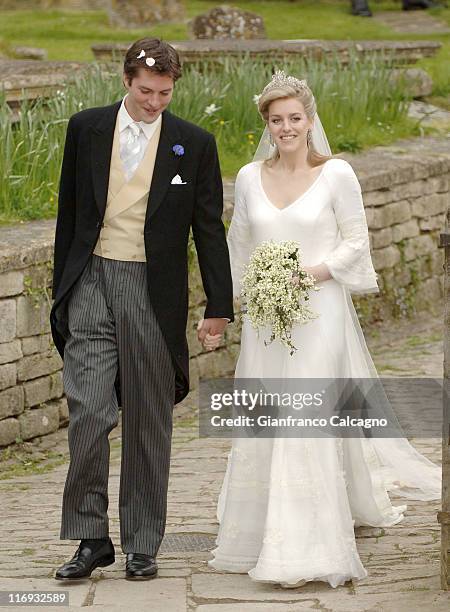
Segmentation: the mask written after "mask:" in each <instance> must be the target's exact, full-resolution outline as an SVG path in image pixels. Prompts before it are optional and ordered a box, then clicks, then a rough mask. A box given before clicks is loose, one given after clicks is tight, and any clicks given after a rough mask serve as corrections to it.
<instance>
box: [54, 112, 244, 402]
mask: <svg viewBox="0 0 450 612" xmlns="http://www.w3.org/2000/svg"><path fill="white" fill-rule="evenodd" d="M120 104H121V102H117V103H115V104H113V105H111V106H106V107H103V108H91V109H87V110H84V111H81V112H80V113H77V114H75V115H73V116H72V117H71V118H70V120H69V124H68V127H67V135H66V143H65V148H64V158H63V163H62V170H61V181H60V188H59V200H58V217H57V224H56V235H55V251H54V274H53V298H54V300H55V301H54V303H53V307H52V310H51V314H50V322H51V329H52V335H53V339H54V342H55V345H56V347H57V349H58V351H59V353H60V355H61V356H62V357H63V358H64V345H65V340H66V338H67V301H68V298H69V297H70V294H71V291H72V289H73V287H74V284H75V283H76V281H77V279H78V278H79V277H80V275H81V273H82V271H83V269H84V267H85V266H86V264H87V262H88V260H89V257H90V256H91V254H92V252H93V250H94V248H95V245H96V242H97V239H98V236H99V233H100V229H101V225H102V222H103V217H104V214H105V209H106V199H107V193H108V182H109V169H110V161H111V152H112V144H113V138H114V129H115V124H116V118H117V113H118V111H119V108H120ZM176 144H178V145H182V146H183V148H184V154H183V155H176V154H175V152H174V151H173V147H174V145H176ZM176 174H179V175H180V176H181V178H182V180H183V181H185V182H186V183H187V184H186V185H172V184H171V180H172V178H173V177H174V176H175V175H176ZM222 210H223V193H222V179H221V175H220V167H219V161H218V155H217V148H216V143H215V140H214V137H213V136H212V135H211V134H209V133H208V132H206V131H205V130H203V129H201V128H199V127H198V126H196V125H193V124H192V123H189V122H187V121H184V120H183V119H180V118H179V117H176V116H175V115H173V114H171V113H170V112H168V111H167V110H166V111H164V112H163V114H162V125H161V136H160V141H159V146H158V150H157V155H156V161H155V167H154V172H153V178H152V182H151V187H150V193H149V198H148V204H147V212H146V217H145V227H144V239H145V251H146V257H147V264H146V265H147V284H148V292H149V297H150V302H151V304H152V306H153V309H154V311H155V315H156V318H157V320H158V323H159V325H160V327H161V331H162V333H163V335H164V338H165V340H166V342H167V346H168V348H169V350H170V353H171V355H172V359H173V363H174V365H175V369H176V373H177V377H176V393H175V403H176V402H179V401H181V400H182V399H183V398H184V397H185V396H186V394H187V393H188V390H189V353H188V346H187V340H186V323H187V314H188V253H187V246H188V237H189V230H190V228H191V227H192V233H193V237H194V241H195V246H196V250H197V255H198V261H199V266H200V272H201V276H202V281H203V287H204V290H205V294H206V309H205V314H204V316H205V318H209V317H228V318H229V319H230V320H231V321H232V320H233V298H232V283H231V272H230V264H229V257H228V249H227V244H226V239H225V230H224V227H223V223H222V220H221V217H222ZM130 350H133V347H130ZM119 367H120V364H119ZM116 388H117V391H118V393H120V389H119V386H118V378H117V381H116ZM119 399H120V396H119Z"/></svg>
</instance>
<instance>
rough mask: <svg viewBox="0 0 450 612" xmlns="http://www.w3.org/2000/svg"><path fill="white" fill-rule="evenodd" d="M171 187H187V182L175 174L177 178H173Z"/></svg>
mask: <svg viewBox="0 0 450 612" xmlns="http://www.w3.org/2000/svg"><path fill="white" fill-rule="evenodd" d="M170 184H171V185H186V184H187V182H186V181H183V180H182V179H181V176H180V175H179V174H175V176H174V177H173V179H172V180H171V181H170Z"/></svg>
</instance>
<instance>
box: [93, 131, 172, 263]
mask: <svg viewBox="0 0 450 612" xmlns="http://www.w3.org/2000/svg"><path fill="white" fill-rule="evenodd" d="M160 133H161V123H160V124H159V126H158V128H156V130H155V133H154V134H153V136H152V137H151V139H150V142H149V143H148V145H147V149H146V151H145V155H144V157H143V158H142V161H141V163H140V164H139V166H138V168H137V170H136V172H135V173H134V174H133V176H132V178H131V179H130V180H129V181H128V182H127V181H126V178H125V173H124V170H123V164H122V160H121V159H120V150H119V147H120V139H119V121H118V120H117V121H116V128H115V132H114V140H113V148H112V155H111V165H110V171H109V184H108V198H107V201H106V210H105V216H104V219H103V225H102V229H101V231H100V235H99V237H98V240H97V244H96V245H95V249H94V253H95V255H99V256H100V257H106V258H108V259H120V260H121V261H146V255H145V244H144V224H145V214H146V211H147V201H148V194H149V191H150V185H151V182H152V177H153V169H154V167H155V159H156V151H157V149H158V144H159V136H160Z"/></svg>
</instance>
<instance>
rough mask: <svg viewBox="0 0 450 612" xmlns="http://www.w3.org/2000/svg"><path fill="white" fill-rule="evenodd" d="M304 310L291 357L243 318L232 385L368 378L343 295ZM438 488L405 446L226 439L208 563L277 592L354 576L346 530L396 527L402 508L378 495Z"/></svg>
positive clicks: (357, 566) (318, 296)
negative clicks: (307, 318)
mask: <svg viewBox="0 0 450 612" xmlns="http://www.w3.org/2000/svg"><path fill="white" fill-rule="evenodd" d="M311 307H312V308H313V310H314V311H315V312H316V313H317V314H319V317H318V318H317V319H315V320H314V321H311V322H309V323H308V324H306V325H302V326H301V325H297V326H296V327H295V328H294V330H293V334H292V338H293V342H294V345H295V346H296V347H298V351H297V352H295V353H294V355H292V356H291V355H289V351H288V350H287V349H285V348H284V347H283V346H282V345H281V344H280V343H278V342H273V343H272V344H270V345H269V346H265V345H264V340H267V339H268V338H269V331H268V330H265V331H264V333H260V334H259V335H258V334H257V332H256V331H255V330H254V329H253V328H252V326H251V324H250V322H249V321H248V320H247V319H246V317H244V322H243V329H242V339H241V352H240V355H239V359H238V363H237V367H236V373H235V376H236V378H351V377H354V378H367V377H373V376H376V371H375V368H374V366H373V363H372V360H371V358H370V355H369V353H368V350H367V347H366V344H365V341H364V337H363V335H362V331H361V328H360V326H359V322H358V319H357V316H356V313H355V311H354V308H353V304H352V302H351V299H350V296H349V295H348V293H347V292H346V290H345V289H343V288H342V286H341V285H339V284H338V283H337V282H335V281H333V280H331V281H328V282H326V283H323V288H322V290H321V291H320V292H317V293H314V294H313V295H312V299H311ZM440 482H441V474H440V468H439V467H438V466H436V465H434V464H433V463H432V462H431V461H429V460H428V459H426V458H425V457H423V456H422V455H420V454H419V453H418V452H417V451H416V450H415V449H414V448H413V447H412V446H411V445H410V444H409V442H408V441H407V440H405V439H400V440H399V439H364V438H344V439H338V438H332V439H330V438H274V439H270V438H264V439H261V438H259V439H257V438H235V439H233V444H232V450H231V452H230V454H229V457H228V465H227V470H226V473H225V478H224V481H223V484H222V489H221V493H220V496H219V500H218V507H217V517H218V520H219V522H220V527H219V533H218V537H217V542H216V544H217V547H216V548H215V549H214V550H213V555H214V559H213V560H212V561H210V562H209V564H210V565H211V566H212V567H214V568H216V569H218V570H225V571H230V572H239V573H243V572H248V574H249V575H250V577H251V578H252V579H254V580H258V581H264V582H275V583H282V584H284V585H285V586H293V585H295V584H297V583H302V582H303V581H310V580H322V581H326V582H328V583H329V584H330V585H331V586H333V587H336V586H338V585H341V584H344V583H345V582H346V581H348V580H352V579H361V578H364V577H365V576H366V575H367V572H366V570H365V569H364V567H363V565H362V563H361V560H360V558H359V555H358V551H357V548H356V542H355V535H354V527H355V526H356V527H357V526H360V525H371V526H379V527H386V526H391V525H394V524H396V523H398V522H399V521H401V520H402V518H403V513H404V512H405V510H406V506H405V505H401V506H397V507H395V506H393V505H392V504H391V501H390V499H389V495H388V490H390V489H393V488H395V489H396V493H397V494H400V495H403V496H405V497H409V498H412V499H436V498H439V496H440Z"/></svg>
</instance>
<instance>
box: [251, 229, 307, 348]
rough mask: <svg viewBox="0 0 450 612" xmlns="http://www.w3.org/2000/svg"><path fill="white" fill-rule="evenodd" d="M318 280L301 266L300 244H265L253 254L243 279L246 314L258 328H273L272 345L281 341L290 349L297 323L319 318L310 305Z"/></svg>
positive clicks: (285, 242)
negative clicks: (310, 296)
mask: <svg viewBox="0 0 450 612" xmlns="http://www.w3.org/2000/svg"><path fill="white" fill-rule="evenodd" d="M311 290H318V288H317V287H315V279H314V277H313V276H311V275H310V274H308V273H307V272H306V271H305V270H304V268H303V266H302V254H301V250H300V247H299V245H298V243H297V242H294V241H292V240H289V241H282V242H273V241H268V242H263V243H262V244H261V245H259V246H258V247H257V248H256V249H255V250H254V251H253V253H252V256H251V258H250V262H249V264H248V266H247V267H246V270H245V273H244V276H243V278H242V297H243V299H244V300H245V302H246V306H247V315H248V317H249V319H250V322H251V324H252V326H253V327H254V328H256V329H259V328H260V327H264V326H267V325H270V327H271V330H272V333H271V336H270V340H269V342H265V344H266V346H267V344H270V343H271V342H273V340H275V339H277V340H279V341H280V342H281V343H282V344H283V345H284V346H286V347H287V348H289V349H290V354H291V355H292V354H293V353H294V351H296V350H297V348H296V347H295V346H294V345H293V344H292V339H291V331H292V326H293V324H294V323H302V324H304V323H307V322H308V321H311V320H312V319H315V318H316V317H317V315H316V314H315V313H314V312H313V311H312V310H311V308H310V307H309V305H308V300H309V294H310V292H311Z"/></svg>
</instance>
